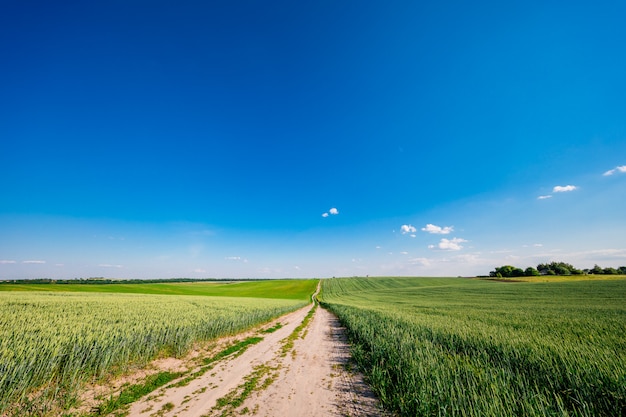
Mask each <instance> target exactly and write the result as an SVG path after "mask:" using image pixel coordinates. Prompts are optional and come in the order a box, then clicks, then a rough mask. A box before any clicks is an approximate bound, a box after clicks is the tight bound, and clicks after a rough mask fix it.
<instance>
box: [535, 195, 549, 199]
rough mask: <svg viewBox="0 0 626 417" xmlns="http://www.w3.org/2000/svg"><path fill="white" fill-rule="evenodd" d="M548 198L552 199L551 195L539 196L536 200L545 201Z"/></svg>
mask: <svg viewBox="0 0 626 417" xmlns="http://www.w3.org/2000/svg"><path fill="white" fill-rule="evenodd" d="M548 198H552V196H551V195H540V196H539V197H537V200H546V199H548Z"/></svg>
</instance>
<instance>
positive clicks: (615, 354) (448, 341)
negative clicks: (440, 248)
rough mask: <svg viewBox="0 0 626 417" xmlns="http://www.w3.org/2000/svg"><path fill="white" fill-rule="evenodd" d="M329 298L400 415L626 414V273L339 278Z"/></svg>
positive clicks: (330, 285)
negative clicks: (510, 278)
mask: <svg viewBox="0 0 626 417" xmlns="http://www.w3.org/2000/svg"><path fill="white" fill-rule="evenodd" d="M322 300H323V303H324V305H326V306H327V307H329V308H330V309H331V310H332V311H333V312H335V313H336V314H337V315H338V316H339V318H340V320H341V321H342V322H343V323H344V325H345V326H346V327H347V328H348V332H349V335H350V338H351V340H352V343H353V347H352V354H353V357H354V359H355V360H356V361H357V362H358V363H359V365H360V366H361V367H362V369H364V371H365V372H366V374H367V376H368V378H369V381H370V384H371V386H372V388H373V389H374V391H375V392H376V393H377V394H378V396H379V397H380V399H381V401H382V403H383V404H384V405H385V407H386V408H387V409H390V410H393V411H394V412H396V413H398V414H399V415H402V416H435V415H460V416H463V415H468V416H522V415H523V416H546V415H560V416H566V415H567V416H597V415H613V416H620V415H626V303H625V300H626V280H624V279H623V278H622V279H615V280H580V281H561V282H558V281H557V282H538V283H534V282H528V283H525V282H523V283H522V282H517V283H504V282H493V281H482V280H474V279H455V278H443V279H442V278H432V279H431V278H410V279H409V278H369V279H330V280H324V281H323V287H322Z"/></svg>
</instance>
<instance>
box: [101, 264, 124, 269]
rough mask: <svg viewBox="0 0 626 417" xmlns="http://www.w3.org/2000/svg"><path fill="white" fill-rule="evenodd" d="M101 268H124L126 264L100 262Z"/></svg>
mask: <svg viewBox="0 0 626 417" xmlns="http://www.w3.org/2000/svg"><path fill="white" fill-rule="evenodd" d="M98 266H99V267H101V268H124V265H113V264H98Z"/></svg>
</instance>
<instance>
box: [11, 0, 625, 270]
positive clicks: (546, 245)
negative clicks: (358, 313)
mask: <svg viewBox="0 0 626 417" xmlns="http://www.w3.org/2000/svg"><path fill="white" fill-rule="evenodd" d="M2 9H3V10H2V13H1V14H0V56H1V59H2V64H1V65H0V98H1V99H0V190H1V192H0V279H6V278H34V277H52V278H74V277H97V276H105V277H119V278H167V277H326V276H351V275H366V274H369V275H420V276H424V275H434V276H447V275H454V276H456V275H472V274H486V273H488V272H489V271H490V270H492V269H493V268H494V267H495V266H499V265H504V264H513V265H516V266H520V267H526V266H531V265H533V266H536V264H537V263H539V262H546V261H551V260H557V261H566V262H570V263H572V264H574V265H575V266H577V267H579V268H590V267H593V265H594V264H595V263H597V264H600V265H601V266H604V267H607V266H613V267H617V266H621V265H626V214H625V213H626V210H625V208H624V207H626V46H625V45H626V25H625V24H624V21H625V20H626V3H624V2H623V1H601V2H598V1H584V2H578V1H558V2H551V1H543V0H542V1H532V0H531V1H526V0H525V1H514V2H501V1H478V2H452V1H440V2H418V1H384V2H383V1H380V2H368V1H365V2H361V1H359V2H347V1H339V2H338V1H315V2H298V1H295V2H294V1H281V2H278V1H241V2H234V1H209V2H205V1H195V2H189V1H177V2H173V1H170V2H164V1H133V0H130V1H127V0H125V1H87V2H85V1H57V2H31V1H28V0H25V1H12V0H9V1H5V2H3V7H2ZM331 209H332V210H331Z"/></svg>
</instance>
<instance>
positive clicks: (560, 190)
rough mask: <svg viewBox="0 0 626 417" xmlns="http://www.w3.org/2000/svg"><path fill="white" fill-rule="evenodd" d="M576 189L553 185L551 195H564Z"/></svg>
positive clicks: (569, 186) (572, 186) (574, 187)
mask: <svg viewBox="0 0 626 417" xmlns="http://www.w3.org/2000/svg"><path fill="white" fill-rule="evenodd" d="M577 189H578V187H576V186H575V185H555V186H554V188H553V189H552V192H553V193H566V192H568V191H574V190H577Z"/></svg>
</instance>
